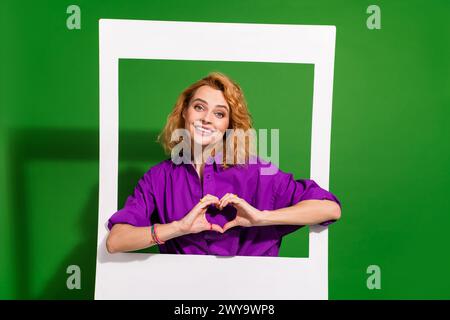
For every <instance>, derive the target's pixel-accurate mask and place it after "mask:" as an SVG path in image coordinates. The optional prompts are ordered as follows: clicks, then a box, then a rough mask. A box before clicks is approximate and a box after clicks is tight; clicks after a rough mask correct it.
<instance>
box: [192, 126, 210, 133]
mask: <svg viewBox="0 0 450 320" xmlns="http://www.w3.org/2000/svg"><path fill="white" fill-rule="evenodd" d="M195 128H196V129H198V130H200V131H203V132H206V133H212V131H211V130H208V129H205V128H202V127H198V126H196V127H195Z"/></svg>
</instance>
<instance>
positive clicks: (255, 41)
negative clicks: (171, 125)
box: [95, 19, 336, 300]
mask: <svg viewBox="0 0 450 320" xmlns="http://www.w3.org/2000/svg"><path fill="white" fill-rule="evenodd" d="M194 38H195V39H196V41H195V47H194V42H193V41H192V39H194ZM224 39H226V41H224ZM335 39H336V27H335V26H318V25H315V26H314V25H286V24H253V23H210V22H178V21H143V20H122V19H100V20H99V58H100V60H99V64H100V65H99V76H100V168H99V174H100V176H99V209H98V210H99V211H98V243H97V244H98V248H97V268H96V278H95V299H171V300H184V299H189V300H191V299H194V300H197V299H212V300H229V299H234V300H236V299H238V300H241V299H268V300H279V299H288V300H292V299H328V229H327V227H323V226H319V225H317V226H311V227H310V231H309V257H308V258H281V257H244V256H234V257H220V256H210V255H205V256H203V255H177V254H150V253H148V254H147V253H116V254H109V253H108V252H107V250H106V245H105V241H106V237H107V235H108V229H107V227H106V221H107V220H108V218H109V217H110V216H111V214H113V213H114V212H116V211H117V210H118V209H117V193H118V149H119V144H118V143H119V141H118V136H119V127H118V126H119V119H118V114H119V112H118V110H119V109H118V108H119V99H118V83H119V74H118V73H119V59H120V58H126V59H170V60H199V61H240V62H282V63H308V64H314V93H313V106H312V107H313V111H312V136H311V139H312V140H311V169H310V173H311V177H310V178H311V179H314V180H315V181H316V182H317V183H318V184H319V185H320V186H321V187H323V188H325V189H327V190H328V184H329V167H330V139H331V112H332V94H333V72H334V52H335ZM230 41H231V42H232V45H229V43H230ZM199 279H200V280H203V281H199Z"/></svg>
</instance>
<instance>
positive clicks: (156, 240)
mask: <svg viewBox="0 0 450 320" xmlns="http://www.w3.org/2000/svg"><path fill="white" fill-rule="evenodd" d="M151 233H152V237H153V240H155V242H156V243H157V244H164V243H165V242H164V241H161V240H159V238H158V236H157V235H156V224H154V225H152V227H151Z"/></svg>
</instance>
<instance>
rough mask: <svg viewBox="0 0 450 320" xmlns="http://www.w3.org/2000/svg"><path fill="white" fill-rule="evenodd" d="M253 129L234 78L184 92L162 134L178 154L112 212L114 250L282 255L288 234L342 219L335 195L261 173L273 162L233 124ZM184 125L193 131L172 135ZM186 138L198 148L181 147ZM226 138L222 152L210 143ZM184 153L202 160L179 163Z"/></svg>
mask: <svg viewBox="0 0 450 320" xmlns="http://www.w3.org/2000/svg"><path fill="white" fill-rule="evenodd" d="M251 128H252V124H251V116H250V114H249V112H248V109H247V105H246V102H245V98H244V95H243V93H242V90H241V88H240V87H239V85H238V84H236V83H235V82H234V81H233V80H231V79H230V78H228V77H227V76H225V75H223V74H221V73H217V72H214V73H211V74H209V75H208V76H207V77H205V78H203V79H201V80H199V81H197V82H196V83H194V84H192V85H191V86H190V87H188V88H187V89H186V90H184V91H183V92H182V93H181V95H180V96H179V98H178V100H177V102H176V104H175V106H174V109H173V111H172V112H171V114H170V115H169V116H168V119H167V124H166V126H165V128H164V130H163V132H162V133H161V135H160V136H159V137H158V140H159V141H160V142H161V144H162V145H163V147H164V148H165V150H166V151H167V152H171V153H172V157H171V159H167V160H165V161H162V162H160V163H159V164H157V165H155V166H153V167H152V168H150V169H149V170H148V171H147V172H146V173H145V174H144V176H143V177H142V178H141V179H140V180H139V182H138V184H137V186H136V188H135V190H134V193H133V195H131V196H129V197H128V198H127V201H126V203H125V206H124V207H123V208H122V209H120V210H119V211H117V212H116V213H114V214H113V215H112V216H111V218H110V219H109V221H108V228H109V229H110V233H109V236H108V239H107V249H108V252H110V253H114V252H124V251H134V250H138V249H143V248H147V247H149V246H153V245H155V244H157V245H159V250H160V252H161V253H182V254H212V255H222V256H234V255H243V256H278V251H279V247H280V244H281V239H282V237H283V236H284V235H286V234H288V233H291V232H293V231H295V230H297V229H298V228H300V227H302V226H304V225H314V224H321V225H328V224H330V223H332V222H334V221H336V220H338V219H339V218H340V215H341V205H340V202H339V200H338V199H337V198H336V197H335V196H334V195H333V194H332V193H330V192H328V191H326V190H324V189H322V188H320V187H319V186H318V185H317V184H316V183H315V182H314V181H313V180H308V179H301V180H294V178H293V175H292V174H289V173H285V172H283V171H281V170H279V169H277V170H276V172H275V173H274V174H271V175H270V174H262V169H263V168H265V167H267V165H266V164H263V163H262V160H261V159H259V158H258V157H256V156H254V155H253V154H252V152H251V151H250V150H249V147H248V144H245V145H244V146H242V145H241V146H239V145H237V139H236V136H235V135H233V134H234V133H233V132H234V131H232V130H227V129H242V130H244V131H246V130H248V129H251ZM180 129H185V130H186V131H187V132H188V134H189V135H187V136H186V135H185V136H183V137H179V138H178V139H175V140H173V139H172V138H173V136H174V133H175V131H176V130H180ZM228 132H232V133H231V134H228ZM226 133H227V134H226ZM175 137H176V135H175ZM186 142H189V145H190V146H191V147H190V148H191V150H189V149H186V148H184V149H182V150H181V153H180V152H179V149H177V148H178V147H179V146H180V144H182V143H186ZM220 143H222V145H223V146H224V149H223V152H221V151H220V149H219V151H218V152H216V149H214V148H211V147H214V146H217V145H220ZM185 146H186V145H185ZM194 149H195V150H199V149H200V150H201V151H202V154H204V153H205V150H206V156H207V158H206V159H204V158H202V157H200V158H199V157H198V152H195V151H194ZM186 150H187V151H186ZM209 150H212V151H211V153H209ZM230 150H231V153H230ZM189 151H192V152H189ZM180 155H181V156H183V159H186V158H188V160H191V159H193V160H196V161H194V162H195V163H192V162H190V161H187V162H188V163H186V161H184V162H181V163H180V161H174V157H177V156H180ZM242 155H243V157H242ZM199 159H200V161H198V160H199ZM239 159H244V163H243V164H242V161H239ZM250 159H251V160H253V161H250ZM178 160H179V159H178ZM254 160H256V161H254Z"/></svg>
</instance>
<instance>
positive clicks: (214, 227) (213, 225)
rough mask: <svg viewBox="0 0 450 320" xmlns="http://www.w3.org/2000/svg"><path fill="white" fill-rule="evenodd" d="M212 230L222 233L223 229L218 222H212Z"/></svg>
mask: <svg viewBox="0 0 450 320" xmlns="http://www.w3.org/2000/svg"><path fill="white" fill-rule="evenodd" d="M211 226H212V230H214V231H217V232H220V233H224V232H225V231H224V230H223V229H222V227H221V226H219V225H218V224H215V223H213V224H212V225H211Z"/></svg>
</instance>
